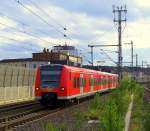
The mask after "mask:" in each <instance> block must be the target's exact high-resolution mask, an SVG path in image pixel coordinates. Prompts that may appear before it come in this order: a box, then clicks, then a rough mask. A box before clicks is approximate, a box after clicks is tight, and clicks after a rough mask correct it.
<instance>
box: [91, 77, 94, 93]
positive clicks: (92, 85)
mask: <svg viewBox="0 0 150 131" xmlns="http://www.w3.org/2000/svg"><path fill="white" fill-rule="evenodd" d="M93 91H94V77H93V75H91V92H93Z"/></svg>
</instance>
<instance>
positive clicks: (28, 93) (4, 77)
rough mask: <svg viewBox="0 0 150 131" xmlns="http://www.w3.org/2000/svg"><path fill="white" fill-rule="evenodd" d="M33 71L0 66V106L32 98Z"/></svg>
mask: <svg viewBox="0 0 150 131" xmlns="http://www.w3.org/2000/svg"><path fill="white" fill-rule="evenodd" d="M34 79H35V69H28V68H23V67H10V66H3V65H0V104H5V103H12V102H18V101H26V100H31V99H33V98H34Z"/></svg>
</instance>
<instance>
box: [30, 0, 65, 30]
mask: <svg viewBox="0 0 150 131" xmlns="http://www.w3.org/2000/svg"><path fill="white" fill-rule="evenodd" d="M28 1H29V2H30V3H31V4H32V5H34V7H36V8H37V9H38V10H40V11H41V12H43V13H44V14H45V15H47V16H48V17H49V18H51V19H52V20H53V21H54V22H55V23H56V24H57V25H59V26H60V27H61V28H63V30H67V29H66V28H65V27H64V26H63V25H61V24H59V23H58V22H57V21H56V20H55V19H54V18H52V17H51V16H50V15H49V14H48V13H47V12H46V11H45V10H44V9H42V8H41V7H40V6H38V5H37V3H35V2H33V1H32V0H28Z"/></svg>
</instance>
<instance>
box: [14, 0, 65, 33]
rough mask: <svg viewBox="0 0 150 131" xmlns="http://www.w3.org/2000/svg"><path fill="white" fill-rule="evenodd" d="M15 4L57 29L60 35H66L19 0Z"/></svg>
mask: <svg viewBox="0 0 150 131" xmlns="http://www.w3.org/2000/svg"><path fill="white" fill-rule="evenodd" d="M14 1H15V2H17V3H18V4H20V5H21V6H22V7H23V8H24V9H26V10H28V11H29V12H30V13H32V14H33V15H34V16H36V17H38V18H39V19H40V20H41V21H42V22H44V23H45V24H47V25H48V26H49V27H51V28H53V29H55V30H56V31H57V32H59V33H60V34H62V35H64V33H63V32H61V31H59V30H58V29H57V28H56V27H55V26H53V25H52V24H50V23H48V22H47V21H46V20H45V19H43V18H42V17H41V16H40V15H38V14H37V13H35V12H34V11H33V10H31V9H30V8H28V7H27V6H25V5H24V4H23V3H22V2H20V1H19V0H14Z"/></svg>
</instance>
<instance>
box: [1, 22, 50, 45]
mask: <svg viewBox="0 0 150 131" xmlns="http://www.w3.org/2000/svg"><path fill="white" fill-rule="evenodd" d="M0 24H1V25H3V26H7V27H8V28H10V29H13V30H15V31H17V32H21V33H24V34H26V35H29V36H32V37H34V38H36V39H39V40H41V41H43V42H46V43H49V44H52V43H51V42H49V41H47V40H44V39H41V38H39V37H37V36H35V35H33V34H31V33H28V32H26V31H23V30H20V29H17V28H15V27H12V26H9V25H7V24H4V23H1V22H0Z"/></svg>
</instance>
